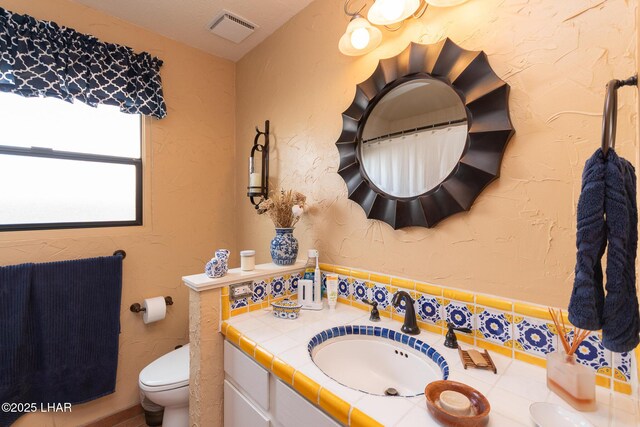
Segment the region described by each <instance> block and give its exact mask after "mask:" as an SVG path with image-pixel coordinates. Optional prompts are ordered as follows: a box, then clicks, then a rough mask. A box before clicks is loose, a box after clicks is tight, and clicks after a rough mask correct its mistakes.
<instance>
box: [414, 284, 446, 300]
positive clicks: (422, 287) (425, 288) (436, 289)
mask: <svg viewBox="0 0 640 427" xmlns="http://www.w3.org/2000/svg"><path fill="white" fill-rule="evenodd" d="M415 288H416V291H417V292H422V293H423V294H429V295H433V296H436V297H441V296H442V291H443V289H442V286H436V285H430V284H428V283H420V282H416V285H415Z"/></svg>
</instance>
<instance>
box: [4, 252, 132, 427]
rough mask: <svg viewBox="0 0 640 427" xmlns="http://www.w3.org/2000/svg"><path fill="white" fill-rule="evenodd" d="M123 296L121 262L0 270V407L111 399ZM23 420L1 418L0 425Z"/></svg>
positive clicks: (79, 262)
mask: <svg viewBox="0 0 640 427" xmlns="http://www.w3.org/2000/svg"><path fill="white" fill-rule="evenodd" d="M121 292H122V258H121V257H120V256H112V257H100V258H90V259H81V260H74V261H61V262H52V263H43V264H22V265H18V266H9V267H0V325H2V327H1V328H0V349H1V351H0V402H9V403H11V402H15V403H18V402H20V403H36V404H37V405H38V408H39V405H41V404H43V405H45V407H46V405H47V404H64V403H82V402H87V401H90V400H93V399H96V398H98V397H101V396H104V395H107V394H110V393H113V392H114V391H115V384H116V369H117V363H118V335H119V333H120V298H121ZM5 325H6V326H8V327H5ZM21 415H22V413H6V412H0V426H6V425H10V424H11V423H13V422H14V421H15V420H16V419H17V418H18V417H20V416H21Z"/></svg>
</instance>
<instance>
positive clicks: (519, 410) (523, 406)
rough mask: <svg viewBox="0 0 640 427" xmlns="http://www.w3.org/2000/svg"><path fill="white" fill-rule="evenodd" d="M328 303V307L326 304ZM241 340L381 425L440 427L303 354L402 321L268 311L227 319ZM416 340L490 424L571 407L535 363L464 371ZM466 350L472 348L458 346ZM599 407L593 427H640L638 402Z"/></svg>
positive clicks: (415, 406) (607, 397)
mask: <svg viewBox="0 0 640 427" xmlns="http://www.w3.org/2000/svg"><path fill="white" fill-rule="evenodd" d="M325 304H326V303H325ZM226 323H227V324H229V325H231V326H233V327H234V328H235V329H237V330H238V332H240V333H241V334H242V335H243V336H245V337H247V338H249V339H250V340H253V341H255V343H256V344H257V345H258V346H260V347H262V348H264V349H265V350H267V351H268V352H270V353H271V354H273V355H274V356H276V357H278V358H279V359H281V360H282V361H284V362H285V363H286V364H288V365H290V366H291V367H293V368H294V369H295V370H296V371H298V372H301V373H302V374H304V375H306V376H307V377H309V378H311V379H312V380H314V381H315V382H317V383H318V384H319V385H320V386H321V387H322V388H324V389H326V390H328V391H330V392H332V393H334V394H335V395H337V396H338V397H339V398H341V399H343V400H344V401H345V402H347V403H349V404H350V405H351V406H352V407H353V408H357V409H359V410H361V411H362V412H364V413H365V414H367V415H369V416H370V417H372V418H374V419H375V420H377V421H379V422H380V423H382V424H384V425H385V426H399V427H415V426H438V425H439V424H438V423H437V422H436V421H435V420H434V419H433V418H431V416H430V414H429V412H428V410H427V406H426V403H425V399H424V396H418V397H413V398H405V397H383V396H373V395H369V394H366V393H362V392H359V391H356V390H353V389H351V388H348V387H345V386H343V385H341V384H339V383H337V382H336V381H334V380H332V379H331V378H329V377H327V376H326V375H325V374H324V373H323V372H322V371H321V370H320V369H319V368H318V367H317V366H316V365H315V364H314V363H313V361H312V360H311V358H310V356H309V353H308V351H307V344H308V342H309V340H310V339H311V338H312V337H313V336H314V335H315V334H317V333H318V332H321V331H323V330H325V329H328V328H331V327H334V326H340V325H346V324H351V325H373V326H380V327H385V328H388V329H392V330H396V331H400V327H401V326H402V324H401V323H400V322H397V321H394V320H390V319H387V318H382V320H381V321H380V322H375V323H374V322H370V321H369V314H368V313H366V312H363V311H362V310H359V309H356V308H353V307H349V306H345V305H340V304H338V307H337V309H336V310H335V311H329V310H328V309H325V310H322V311H305V310H303V311H302V312H301V314H300V317H299V318H298V319H297V320H289V319H278V318H276V317H274V316H273V315H272V313H271V309H263V310H257V311H253V312H250V313H246V314H242V315H239V316H235V317H232V318H231V319H229V320H227V321H226ZM416 338H419V339H420V340H422V341H424V342H426V343H428V344H429V345H431V346H432V347H434V348H435V349H436V350H437V351H438V352H439V353H440V354H441V355H443V356H444V357H445V358H446V360H447V362H448V364H449V368H450V376H449V379H450V380H454V381H459V382H462V383H465V384H468V385H469V386H471V387H474V388H476V389H477V390H479V391H480V392H481V393H483V394H484V395H485V396H486V397H487V399H488V400H489V402H490V404H491V415H490V422H489V426H500V427H503V426H504V427H512V426H514V427H515V426H532V425H533V423H532V422H531V420H530V417H529V405H530V404H531V403H533V402H541V401H545V402H552V403H557V404H560V405H562V406H564V407H567V408H570V406H569V405H568V404H566V403H565V402H564V401H563V400H562V399H561V398H559V397H558V396H557V395H555V394H554V393H553V392H551V391H549V389H548V388H547V386H546V371H545V370H544V369H543V368H539V367H537V366H534V365H530V364H527V363H524V362H521V361H519V360H515V359H511V358H508V357H505V356H502V355H499V354H496V353H495V352H493V353H491V357H492V358H493V360H494V362H495V364H496V366H497V369H498V374H497V375H496V374H494V373H493V372H489V371H483V370H476V369H468V370H465V369H464V368H463V367H462V364H461V362H460V358H459V356H458V352H457V350H452V349H449V348H447V347H445V346H444V337H443V336H441V335H436V334H434V333H431V332H426V331H423V332H421V333H420V335H417V336H416ZM462 346H463V348H464V349H467V348H471V347H470V346H468V345H465V344H464V343H462ZM596 396H597V403H598V409H597V411H596V412H591V413H582V414H583V415H584V416H585V417H586V418H588V419H589V420H590V421H591V422H592V423H593V424H594V425H596V426H598V427H604V426H616V427H622V426H625V427H626V426H629V427H631V426H633V427H640V415H639V414H640V408H639V402H638V400H637V399H636V398H635V397H632V396H627V395H623V394H620V393H613V394H611V393H610V392H609V390H606V389H603V388H601V387H596Z"/></svg>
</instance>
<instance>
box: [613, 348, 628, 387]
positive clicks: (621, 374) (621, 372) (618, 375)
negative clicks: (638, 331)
mask: <svg viewBox="0 0 640 427" xmlns="http://www.w3.org/2000/svg"><path fill="white" fill-rule="evenodd" d="M612 354H613V369H614V371H613V379H615V380H617V381H624V382H629V381H631V353H630V352H624V353H612Z"/></svg>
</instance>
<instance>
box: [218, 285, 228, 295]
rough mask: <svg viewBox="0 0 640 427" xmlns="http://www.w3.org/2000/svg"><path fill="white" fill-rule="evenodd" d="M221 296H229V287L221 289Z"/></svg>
mask: <svg viewBox="0 0 640 427" xmlns="http://www.w3.org/2000/svg"><path fill="white" fill-rule="evenodd" d="M220 295H222V296H225V295H226V296H229V287H228V286H223V287H222V293H221V294H220Z"/></svg>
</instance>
